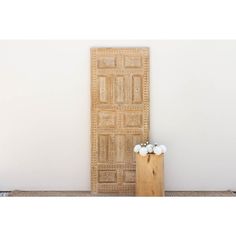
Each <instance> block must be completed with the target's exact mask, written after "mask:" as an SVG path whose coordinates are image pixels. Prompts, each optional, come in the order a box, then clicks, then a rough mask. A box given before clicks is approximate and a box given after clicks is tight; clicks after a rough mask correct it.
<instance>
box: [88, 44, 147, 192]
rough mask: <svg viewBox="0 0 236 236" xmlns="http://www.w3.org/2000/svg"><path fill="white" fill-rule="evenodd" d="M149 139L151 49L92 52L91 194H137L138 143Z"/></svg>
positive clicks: (105, 49) (107, 49) (106, 49)
mask: <svg viewBox="0 0 236 236" xmlns="http://www.w3.org/2000/svg"><path fill="white" fill-rule="evenodd" d="M148 136H149V49H148V48H92V49H91V146H92V147H91V149H92V150H91V155H92V159H91V191H92V192H93V193H111V194H117V195H134V194H135V168H136V166H135V155H134V154H133V147H134V145H135V144H137V143H140V142H144V141H146V140H148Z"/></svg>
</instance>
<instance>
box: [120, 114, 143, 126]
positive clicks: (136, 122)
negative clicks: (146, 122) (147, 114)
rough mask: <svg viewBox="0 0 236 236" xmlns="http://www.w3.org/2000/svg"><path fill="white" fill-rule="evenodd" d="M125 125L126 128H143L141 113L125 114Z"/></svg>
mask: <svg viewBox="0 0 236 236" xmlns="http://www.w3.org/2000/svg"><path fill="white" fill-rule="evenodd" d="M123 123H124V126H125V127H137V128H142V124H143V119H142V113H141V112H132V111H131V112H129V113H128V112H127V113H125V114H124V119H123Z"/></svg>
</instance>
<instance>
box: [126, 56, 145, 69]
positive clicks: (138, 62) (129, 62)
mask: <svg viewBox="0 0 236 236" xmlns="http://www.w3.org/2000/svg"><path fill="white" fill-rule="evenodd" d="M141 66H142V57H140V56H126V57H125V67H130V68H138V67H141Z"/></svg>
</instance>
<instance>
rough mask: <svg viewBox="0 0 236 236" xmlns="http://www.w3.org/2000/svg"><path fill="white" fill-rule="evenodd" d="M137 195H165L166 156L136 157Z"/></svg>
mask: <svg viewBox="0 0 236 236" xmlns="http://www.w3.org/2000/svg"><path fill="white" fill-rule="evenodd" d="M136 196H164V157H163V155H160V156H157V155H155V154H149V155H147V156H145V157H143V156H140V155H137V157H136Z"/></svg>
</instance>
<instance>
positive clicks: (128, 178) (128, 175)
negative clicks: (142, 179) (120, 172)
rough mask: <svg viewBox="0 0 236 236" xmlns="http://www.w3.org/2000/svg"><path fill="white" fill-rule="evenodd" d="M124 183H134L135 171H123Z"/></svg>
mask: <svg viewBox="0 0 236 236" xmlns="http://www.w3.org/2000/svg"><path fill="white" fill-rule="evenodd" d="M124 182H125V183H134V182H135V171H133V170H125V171H124Z"/></svg>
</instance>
